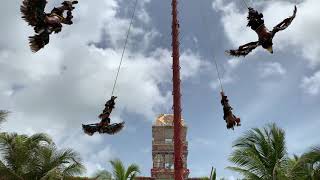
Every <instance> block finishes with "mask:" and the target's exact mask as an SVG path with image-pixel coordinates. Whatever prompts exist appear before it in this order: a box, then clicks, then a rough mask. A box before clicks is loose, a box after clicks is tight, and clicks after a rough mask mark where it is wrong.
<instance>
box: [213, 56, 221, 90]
mask: <svg viewBox="0 0 320 180" xmlns="http://www.w3.org/2000/svg"><path fill="white" fill-rule="evenodd" d="M213 61H214V64H215V65H216V70H217V74H218V79H219V84H220V89H221V91H222V92H223V87H222V81H221V77H220V72H219V68H218V64H217V61H216V60H215V59H213Z"/></svg>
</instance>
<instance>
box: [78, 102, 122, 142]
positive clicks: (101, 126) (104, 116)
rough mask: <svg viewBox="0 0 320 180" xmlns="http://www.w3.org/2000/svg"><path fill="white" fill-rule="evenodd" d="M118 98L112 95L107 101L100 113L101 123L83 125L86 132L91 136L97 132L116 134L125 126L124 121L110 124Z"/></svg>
mask: <svg viewBox="0 0 320 180" xmlns="http://www.w3.org/2000/svg"><path fill="white" fill-rule="evenodd" d="M116 98H117V97H116V96H112V97H111V99H110V100H108V101H107V102H106V104H105V108H104V110H103V112H102V113H101V114H100V115H99V118H100V119H101V121H100V123H96V124H88V125H82V128H83V130H84V132H85V133H86V134H88V135H90V136H91V135H93V134H94V133H95V132H99V133H107V134H115V133H117V132H119V131H120V130H121V129H122V128H123V126H124V122H122V123H114V124H111V125H110V117H109V116H110V114H111V112H112V110H113V109H114V107H115V102H114V101H115V99H116Z"/></svg>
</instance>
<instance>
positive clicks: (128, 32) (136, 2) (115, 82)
mask: <svg viewBox="0 0 320 180" xmlns="http://www.w3.org/2000/svg"><path fill="white" fill-rule="evenodd" d="M137 4H138V0H136V1H135V4H134V9H133V13H132V16H131V21H130V25H129V29H128V31H127V36H126V41H125V43H124V47H123V50H122V55H121V60H120V63H119V67H118V71H117V75H116V79H115V80H114V84H113V88H112V93H111V96H113V93H114V90H115V87H116V85H117V81H118V77H119V72H120V68H121V65H122V61H123V56H124V52H125V50H126V47H127V43H128V39H129V34H130V30H131V26H132V23H133V19H134V15H135V12H136V8H137Z"/></svg>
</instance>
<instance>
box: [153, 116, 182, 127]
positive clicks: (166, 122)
mask: <svg viewBox="0 0 320 180" xmlns="http://www.w3.org/2000/svg"><path fill="white" fill-rule="evenodd" d="M181 123H182V126H185V123H184V120H183V118H181ZM154 125H155V126H173V114H160V115H159V116H158V117H157V119H156V122H155V124H154Z"/></svg>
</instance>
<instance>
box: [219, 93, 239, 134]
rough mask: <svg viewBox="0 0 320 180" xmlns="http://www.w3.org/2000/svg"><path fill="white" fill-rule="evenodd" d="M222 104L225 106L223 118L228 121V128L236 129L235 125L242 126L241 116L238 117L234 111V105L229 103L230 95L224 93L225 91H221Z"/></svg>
mask: <svg viewBox="0 0 320 180" xmlns="http://www.w3.org/2000/svg"><path fill="white" fill-rule="evenodd" d="M220 94H221V105H222V106H223V119H224V120H225V121H226V123H227V129H230V128H231V129H234V126H240V125H241V124H240V118H237V117H236V116H235V115H234V114H233V113H232V107H231V106H230V104H229V100H228V96H226V95H224V92H223V91H222V92H221V93H220Z"/></svg>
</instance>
